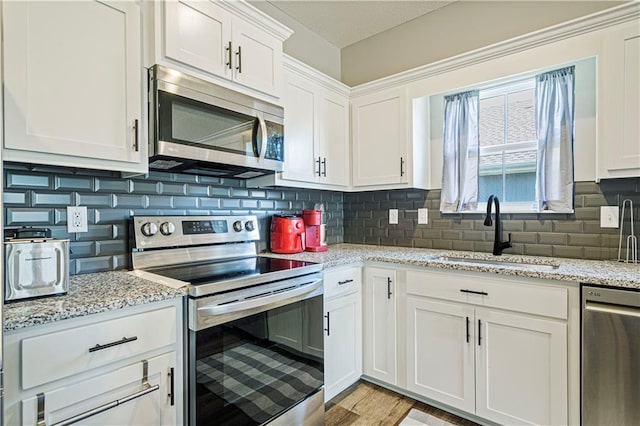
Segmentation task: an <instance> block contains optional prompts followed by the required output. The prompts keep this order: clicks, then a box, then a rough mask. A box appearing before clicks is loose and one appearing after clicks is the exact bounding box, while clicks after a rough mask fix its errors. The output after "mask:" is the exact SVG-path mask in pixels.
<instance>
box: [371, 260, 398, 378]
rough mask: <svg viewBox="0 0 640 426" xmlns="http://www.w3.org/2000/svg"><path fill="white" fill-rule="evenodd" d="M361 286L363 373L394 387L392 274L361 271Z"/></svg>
mask: <svg viewBox="0 0 640 426" xmlns="http://www.w3.org/2000/svg"><path fill="white" fill-rule="evenodd" d="M364 285H365V306H364V374H365V375H367V376H369V377H372V378H374V379H377V380H381V381H383V382H385V383H389V384H391V385H395V384H396V380H397V355H396V354H397V343H396V294H395V291H396V271H395V269H386V268H365V284H364Z"/></svg>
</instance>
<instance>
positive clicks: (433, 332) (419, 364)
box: [407, 295, 475, 412]
mask: <svg viewBox="0 0 640 426" xmlns="http://www.w3.org/2000/svg"><path fill="white" fill-rule="evenodd" d="M473 311H474V309H473V307H469V306H465V305H462V304H459V303H448V302H444V301H439V300H433V299H427V298H421V297H415V296H413V295H408V296H407V346H408V347H407V389H408V390H410V391H412V392H415V393H417V394H420V395H423V396H426V397H428V398H432V399H435V400H438V401H441V402H443V403H445V404H447V405H450V406H452V407H456V408H459V409H461V410H464V411H469V412H473V411H474V410H475V398H474V396H475V377H474V376H475V371H474V362H475V361H474V350H475V347H474V341H473V336H471V333H472V330H471V328H472V327H473V325H472V323H473Z"/></svg>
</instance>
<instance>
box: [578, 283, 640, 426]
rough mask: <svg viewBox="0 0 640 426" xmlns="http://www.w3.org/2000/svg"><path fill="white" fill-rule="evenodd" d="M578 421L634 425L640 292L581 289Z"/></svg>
mask: <svg viewBox="0 0 640 426" xmlns="http://www.w3.org/2000/svg"><path fill="white" fill-rule="evenodd" d="M582 424H583V425H584V426H590V425H594V426H596V425H597V426H601V425H609V426H616V425H620V426H623V425H624V426H627V425H640V292H638V291H632V290H618V289H611V288H602V287H590V286H583V287H582Z"/></svg>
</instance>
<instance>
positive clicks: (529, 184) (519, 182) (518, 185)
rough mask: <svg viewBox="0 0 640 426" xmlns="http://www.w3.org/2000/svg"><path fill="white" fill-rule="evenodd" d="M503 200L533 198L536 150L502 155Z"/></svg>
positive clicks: (530, 199)
mask: <svg viewBox="0 0 640 426" xmlns="http://www.w3.org/2000/svg"><path fill="white" fill-rule="evenodd" d="M504 162H505V166H504V171H505V180H504V182H505V200H504V201H505V202H523V201H531V202H533V201H534V199H535V186H536V151H535V150H531V151H522V152H513V153H508V154H505V155H504Z"/></svg>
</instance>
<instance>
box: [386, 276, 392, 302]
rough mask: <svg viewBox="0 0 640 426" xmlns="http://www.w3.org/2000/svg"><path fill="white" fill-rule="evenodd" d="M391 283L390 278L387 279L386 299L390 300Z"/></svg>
mask: <svg viewBox="0 0 640 426" xmlns="http://www.w3.org/2000/svg"><path fill="white" fill-rule="evenodd" d="M392 282H393V281H391V278H390V277H389V278H387V299H391V295H392V294H393V293H391V283H392Z"/></svg>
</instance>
